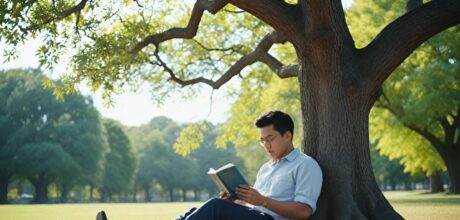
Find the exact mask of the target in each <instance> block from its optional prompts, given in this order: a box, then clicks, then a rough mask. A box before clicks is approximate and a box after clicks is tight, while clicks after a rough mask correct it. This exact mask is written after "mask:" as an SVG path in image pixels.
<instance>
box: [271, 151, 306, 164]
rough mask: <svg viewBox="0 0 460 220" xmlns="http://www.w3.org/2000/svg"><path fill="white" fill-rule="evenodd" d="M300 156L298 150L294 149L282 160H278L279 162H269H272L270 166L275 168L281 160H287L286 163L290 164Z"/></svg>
mask: <svg viewBox="0 0 460 220" xmlns="http://www.w3.org/2000/svg"><path fill="white" fill-rule="evenodd" d="M299 155H300V151H299V149H297V148H294V149H293V150H292V151H291V152H289V154H288V155H286V156H284V157H283V158H281V159H279V160H273V159H272V160H271V161H272V163H271V164H272V166H275V165H276V164H278V163H279V162H281V161H282V160H287V161H288V162H291V161H293V160H295V158H297V156H299Z"/></svg>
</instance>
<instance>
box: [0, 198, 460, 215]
mask: <svg viewBox="0 0 460 220" xmlns="http://www.w3.org/2000/svg"><path fill="white" fill-rule="evenodd" d="M385 195H386V196H387V198H388V199H389V200H390V202H391V203H392V204H393V206H394V207H395V209H396V210H397V211H398V212H399V213H400V214H401V215H402V216H403V217H404V218H406V219H410V220H412V219H460V195H444V194H425V193H421V192H388V193H385ZM198 205H200V203H191V202H190V203H133V204H129V203H128V204H127V203H123V204H119V203H111V204H104V203H96V204H64V205H1V206H0V220H92V219H95V216H96V213H97V211H98V210H101V209H104V210H106V211H107V213H108V217H109V219H110V220H144V219H148V220H171V219H173V217H175V216H177V215H180V214H182V213H183V212H185V211H187V210H188V209H189V208H191V207H193V206H198Z"/></svg>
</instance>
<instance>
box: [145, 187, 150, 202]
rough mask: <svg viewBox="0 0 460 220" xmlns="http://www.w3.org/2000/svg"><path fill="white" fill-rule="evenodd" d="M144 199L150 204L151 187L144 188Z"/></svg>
mask: <svg viewBox="0 0 460 220" xmlns="http://www.w3.org/2000/svg"><path fill="white" fill-rule="evenodd" d="M143 188H144V197H145V201H146V202H150V201H151V199H150V186H144V187H143Z"/></svg>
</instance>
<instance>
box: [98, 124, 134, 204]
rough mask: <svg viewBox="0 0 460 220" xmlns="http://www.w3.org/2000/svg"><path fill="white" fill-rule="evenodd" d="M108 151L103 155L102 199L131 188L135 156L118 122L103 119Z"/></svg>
mask: <svg viewBox="0 0 460 220" xmlns="http://www.w3.org/2000/svg"><path fill="white" fill-rule="evenodd" d="M104 126H105V129H106V130H107V139H108V144H109V148H110V152H109V153H108V154H107V155H105V166H104V176H103V180H102V186H101V191H102V200H103V201H105V200H107V199H111V198H112V195H115V194H118V195H121V194H122V193H126V192H128V189H130V188H131V185H132V181H133V177H134V169H135V166H136V158H135V156H134V154H133V152H132V149H131V143H130V142H129V138H128V136H127V135H126V134H125V133H124V131H123V129H122V125H120V124H119V123H118V122H116V121H113V120H109V119H105V120H104Z"/></svg>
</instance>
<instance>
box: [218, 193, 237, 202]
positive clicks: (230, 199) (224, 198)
mask: <svg viewBox="0 0 460 220" xmlns="http://www.w3.org/2000/svg"><path fill="white" fill-rule="evenodd" d="M219 198H221V199H223V200H227V201H230V202H233V201H234V200H235V198H232V196H231V195H230V194H228V193H226V192H224V191H220V192H219Z"/></svg>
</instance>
